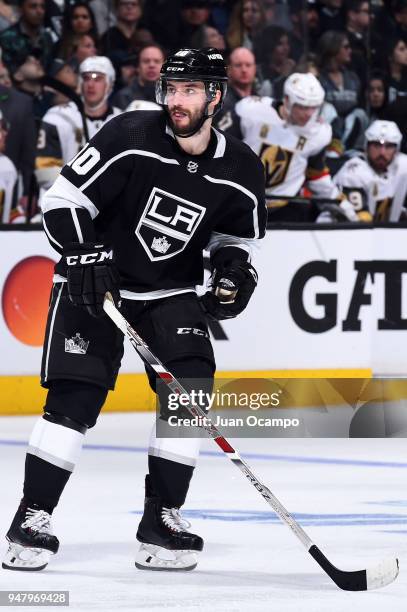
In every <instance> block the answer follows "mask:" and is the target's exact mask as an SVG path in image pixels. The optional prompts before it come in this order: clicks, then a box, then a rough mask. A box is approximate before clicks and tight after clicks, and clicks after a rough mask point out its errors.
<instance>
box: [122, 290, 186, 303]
mask: <svg viewBox="0 0 407 612" xmlns="http://www.w3.org/2000/svg"><path fill="white" fill-rule="evenodd" d="M181 293H196V289H195V287H184V288H183V289H158V290H157V291H146V292H145V293H136V292H135V291H128V290H127V289H121V290H120V297H122V298H123V299H124V300H160V299H161V298H166V297H171V296H172V295H180V294H181Z"/></svg>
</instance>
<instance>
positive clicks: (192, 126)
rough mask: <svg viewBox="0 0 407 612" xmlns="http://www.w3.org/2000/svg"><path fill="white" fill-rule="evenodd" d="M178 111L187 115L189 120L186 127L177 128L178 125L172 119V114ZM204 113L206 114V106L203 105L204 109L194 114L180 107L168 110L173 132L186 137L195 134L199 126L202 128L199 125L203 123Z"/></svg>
mask: <svg viewBox="0 0 407 612" xmlns="http://www.w3.org/2000/svg"><path fill="white" fill-rule="evenodd" d="M177 111H178V112H182V113H185V114H186V115H187V116H188V118H189V122H188V124H187V125H185V126H184V127H179V126H177V124H176V123H175V122H174V121H173V119H172V114H173V113H175V112H177ZM204 112H205V105H203V106H202V108H200V109H198V110H196V111H194V112H191V111H189V110H185V109H184V108H179V107H178V106H174V107H173V108H172V109H171V110H168V117H169V121H170V125H171V128H172V131H173V132H174V134H176V135H178V136H185V135H186V134H193V133H194V132H195V130H196V129H197V127H198V126H199V127H200V125H199V124H200V123H201V121H202V118H203V114H204Z"/></svg>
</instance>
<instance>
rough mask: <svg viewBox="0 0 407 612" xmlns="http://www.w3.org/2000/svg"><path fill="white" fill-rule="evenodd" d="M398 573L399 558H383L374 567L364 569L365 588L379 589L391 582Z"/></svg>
mask: <svg viewBox="0 0 407 612" xmlns="http://www.w3.org/2000/svg"><path fill="white" fill-rule="evenodd" d="M398 574H399V560H398V559H395V558H393V559H385V560H384V561H382V562H381V563H379V564H378V565H376V567H372V568H370V569H369V568H368V569H367V570H366V583H367V588H368V589H369V591H370V590H372V589H380V588H382V587H384V586H386V585H388V584H391V583H392V582H393V581H394V580H395V579H396V578H397V576H398Z"/></svg>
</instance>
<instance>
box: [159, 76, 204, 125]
mask: <svg viewBox="0 0 407 612" xmlns="http://www.w3.org/2000/svg"><path fill="white" fill-rule="evenodd" d="M205 104H206V93H205V86H204V84H203V83H202V82H199V81H190V82H176V81H169V82H168V84H167V105H168V113H169V116H170V121H171V123H172V124H173V126H174V128H175V129H176V132H177V134H189V132H192V131H193V130H194V128H195V126H196V125H197V124H198V123H199V121H200V119H201V117H202V114H203V112H204V110H205Z"/></svg>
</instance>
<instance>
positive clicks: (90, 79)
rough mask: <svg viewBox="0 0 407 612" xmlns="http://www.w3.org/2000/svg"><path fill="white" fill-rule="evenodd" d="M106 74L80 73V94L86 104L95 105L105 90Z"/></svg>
mask: <svg viewBox="0 0 407 612" xmlns="http://www.w3.org/2000/svg"><path fill="white" fill-rule="evenodd" d="M107 88H108V85H107V79H106V75H105V74H102V73H100V72H85V73H84V74H83V75H82V94H83V97H84V98H85V102H86V104H88V105H89V106H97V105H98V104H100V103H101V102H102V100H103V98H104V97H105V95H106V92H107Z"/></svg>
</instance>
